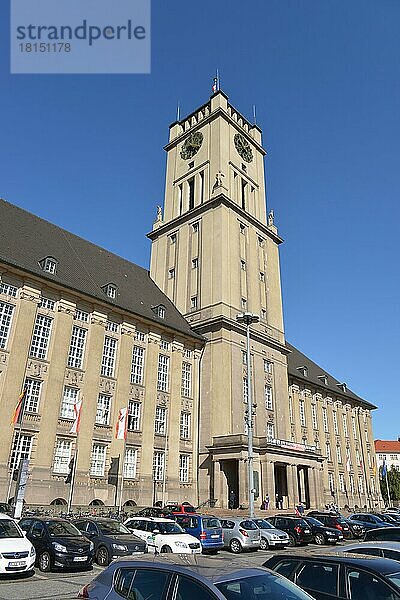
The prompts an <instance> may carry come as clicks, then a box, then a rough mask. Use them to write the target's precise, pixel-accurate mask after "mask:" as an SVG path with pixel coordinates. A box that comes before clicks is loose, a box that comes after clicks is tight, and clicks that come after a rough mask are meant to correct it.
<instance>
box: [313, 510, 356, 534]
mask: <svg viewBox="0 0 400 600" xmlns="http://www.w3.org/2000/svg"><path fill="white" fill-rule="evenodd" d="M307 516H308V517H314V519H318V521H321V523H323V524H324V525H325V527H333V529H338V530H339V531H341V533H342V534H343V538H344V539H345V540H349V539H350V538H351V530H350V527H349V524H348V522H347V520H346V519H345V518H344V517H342V515H339V514H337V513H333V512H324V511H318V510H312V511H310V512H309V513H308V514H307Z"/></svg>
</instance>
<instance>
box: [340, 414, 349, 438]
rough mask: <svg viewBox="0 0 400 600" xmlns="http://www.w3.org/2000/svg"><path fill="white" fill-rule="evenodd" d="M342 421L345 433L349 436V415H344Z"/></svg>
mask: <svg viewBox="0 0 400 600" xmlns="http://www.w3.org/2000/svg"><path fill="white" fill-rule="evenodd" d="M342 423H343V431H344V435H345V437H349V431H348V429H347V416H346V415H342Z"/></svg>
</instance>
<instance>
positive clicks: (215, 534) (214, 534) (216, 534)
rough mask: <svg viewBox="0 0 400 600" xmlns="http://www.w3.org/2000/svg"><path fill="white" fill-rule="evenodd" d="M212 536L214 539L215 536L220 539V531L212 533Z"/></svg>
mask: <svg viewBox="0 0 400 600" xmlns="http://www.w3.org/2000/svg"><path fill="white" fill-rule="evenodd" d="M211 537H212V538H213V539H215V538H218V539H219V535H218V533H213V534H212V535H211Z"/></svg>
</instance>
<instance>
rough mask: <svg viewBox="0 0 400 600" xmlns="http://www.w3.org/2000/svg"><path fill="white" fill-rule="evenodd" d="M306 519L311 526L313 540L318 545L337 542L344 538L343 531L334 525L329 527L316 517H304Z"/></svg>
mask: <svg viewBox="0 0 400 600" xmlns="http://www.w3.org/2000/svg"><path fill="white" fill-rule="evenodd" d="M303 519H304V521H305V522H306V523H307V525H308V526H309V527H310V530H311V535H312V538H313V539H312V541H313V542H315V544H318V546H322V545H323V544H337V543H338V542H340V541H341V540H343V533H342V532H341V531H339V529H336V528H334V527H327V526H326V525H324V524H323V523H321V521H319V520H318V519H316V518H315V517H303Z"/></svg>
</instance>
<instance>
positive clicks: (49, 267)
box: [39, 256, 58, 275]
mask: <svg viewBox="0 0 400 600" xmlns="http://www.w3.org/2000/svg"><path fill="white" fill-rule="evenodd" d="M39 264H40V266H41V267H42V269H43V271H44V272H45V273H51V274H52V275H54V274H55V273H56V271H57V264H58V261H57V260H56V259H55V258H53V257H52V256H46V258H44V259H43V260H41V261H40V263H39Z"/></svg>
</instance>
